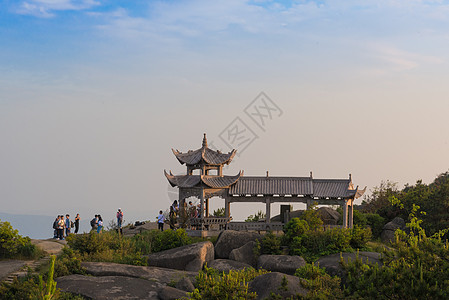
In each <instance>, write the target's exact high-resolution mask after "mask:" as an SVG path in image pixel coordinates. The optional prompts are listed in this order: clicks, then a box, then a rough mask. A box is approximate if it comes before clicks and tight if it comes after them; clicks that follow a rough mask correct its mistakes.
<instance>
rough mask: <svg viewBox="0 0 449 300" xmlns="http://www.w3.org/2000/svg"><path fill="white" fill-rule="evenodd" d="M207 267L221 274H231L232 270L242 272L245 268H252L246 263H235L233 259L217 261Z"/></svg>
mask: <svg viewBox="0 0 449 300" xmlns="http://www.w3.org/2000/svg"><path fill="white" fill-rule="evenodd" d="M207 266H208V267H210V268H213V269H215V270H217V271H219V272H229V271H230V270H242V269H245V268H252V267H251V266H250V265H248V264H246V263H244V262H240V261H235V260H231V259H216V260H213V261H211V262H210V263H208V264H207Z"/></svg>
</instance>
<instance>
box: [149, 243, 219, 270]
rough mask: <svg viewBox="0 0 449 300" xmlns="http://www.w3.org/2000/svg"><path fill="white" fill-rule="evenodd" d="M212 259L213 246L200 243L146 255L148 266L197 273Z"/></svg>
mask: <svg viewBox="0 0 449 300" xmlns="http://www.w3.org/2000/svg"><path fill="white" fill-rule="evenodd" d="M213 259H214V245H213V244H212V243H211V242H209V241H206V242H201V243H196V244H192V245H187V246H182V247H178V248H174V249H170V250H166V251H162V252H158V253H154V254H150V255H148V265H149V266H154V267H162V268H169V269H177V270H186V271H199V270H201V269H202V268H203V266H204V264H205V263H206V262H210V261H212V260H213Z"/></svg>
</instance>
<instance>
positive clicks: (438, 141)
mask: <svg viewBox="0 0 449 300" xmlns="http://www.w3.org/2000/svg"><path fill="white" fill-rule="evenodd" d="M0 3H1V4H0V143H1V147H0V204H1V205H0V211H1V212H4V213H8V214H22V215H23V214H25V215H26V214H37V215H49V216H54V215H57V214H65V213H70V214H71V215H75V214H76V213H80V214H81V218H82V219H83V220H85V222H87V221H88V220H90V219H91V218H92V217H93V215H94V214H96V213H100V214H102V216H103V218H104V219H106V220H109V219H113V218H114V214H115V212H116V211H117V208H119V207H120V208H122V209H123V211H124V213H125V220H126V221H129V222H133V221H135V220H153V219H154V220H155V218H156V216H157V213H158V211H159V210H160V209H162V210H165V209H166V208H168V206H169V205H170V202H171V201H172V200H173V190H172V189H170V188H169V185H168V182H167V180H166V178H165V177H164V175H163V171H164V169H165V170H167V171H168V170H172V171H173V173H175V174H180V173H183V172H185V166H182V165H180V164H179V162H178V161H177V159H176V158H175V157H174V155H173V153H172V151H171V148H174V149H179V150H180V151H187V150H189V149H192V150H195V149H198V148H200V147H201V142H202V137H203V133H207V137H208V141H209V144H210V145H213V146H214V147H215V148H217V149H220V150H222V151H226V152H227V151H230V150H231V149H232V148H236V149H237V151H238V153H239V155H238V156H236V158H235V159H234V161H233V162H232V163H231V165H230V166H229V167H228V168H226V171H225V172H226V173H227V174H229V175H235V174H237V173H238V172H239V171H240V170H244V172H245V175H260V176H263V175H265V173H266V171H267V170H268V171H269V173H270V175H272V176H308V175H309V172H310V171H313V176H314V177H315V178H348V176H349V174H350V173H351V174H352V178H353V182H354V184H355V185H359V186H360V187H362V188H363V187H365V186H367V187H368V189H367V190H368V191H369V190H372V189H373V188H374V187H375V186H378V185H379V184H380V183H381V181H382V180H391V181H393V182H397V183H398V185H399V187H402V186H403V185H404V184H406V183H409V184H413V183H415V182H416V180H419V179H422V180H423V181H424V182H425V183H430V182H431V181H432V180H433V179H434V178H435V177H436V176H437V175H438V174H440V173H442V172H446V171H447V170H448V168H449V167H448V166H449V156H448V153H449V130H448V126H449V124H448V118H447V114H448V113H449V101H448V95H449V85H448V84H447V83H448V82H449V71H448V70H449V64H448V61H449V1H419V0H407V1H400V0H397V1H382V0H366V1H353V0H344V1H263V0H253V1H243V0H227V1H219V0H217V1H205V0H201V1H200V0H197V1H195V0H192V1H139V0H136V1H94V0H81V1H74V0H27V1H8V0H3V1H0ZM257 109H259V110H257ZM257 112H258V113H259V114H257ZM242 126H243V127H242ZM236 128H237V130H238V128H241V129H242V128H243V129H245V130H246V133H247V134H248V135H247V136H246V138H245V139H240V140H237V139H235V136H234V138H233V137H232V136H230V135H229V134H228V133H229V132H231V131H232V129H236ZM230 130H231V131H230ZM245 141H248V142H245ZM211 147H212V146H211ZM239 148H240V149H239ZM212 202H213V203H212V204H211V206H212V209H215V208H219V207H222V206H223V205H224V201H223V200H221V199H214V201H212ZM233 208H234V209H233ZM259 209H264V207H263V206H259V205H249V204H236V205H235V206H234V205H233V206H231V214H232V215H233V217H234V219H235V220H243V219H245V218H246V217H247V216H248V215H249V214H254V213H255V212H256V211H257V210H259ZM277 211H279V208H278V207H275V205H273V207H272V213H276V212H277Z"/></svg>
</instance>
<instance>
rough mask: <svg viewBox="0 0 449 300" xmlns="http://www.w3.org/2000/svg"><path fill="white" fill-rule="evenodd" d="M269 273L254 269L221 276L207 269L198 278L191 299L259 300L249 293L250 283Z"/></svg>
mask: <svg viewBox="0 0 449 300" xmlns="http://www.w3.org/2000/svg"><path fill="white" fill-rule="evenodd" d="M266 273H268V272H267V271H265V270H255V269H253V268H249V269H243V270H236V271H234V270H231V271H229V273H228V274H225V273H222V274H221V275H219V274H218V272H217V271H216V270H214V269H212V268H208V267H205V269H204V271H201V272H200V273H199V274H198V276H197V277H196V282H195V290H194V291H193V292H192V293H189V297H190V298H191V299H196V300H200V299H201V300H202V299H257V295H256V293H250V292H248V281H250V280H253V279H254V278H256V277H257V276H259V275H262V274H266Z"/></svg>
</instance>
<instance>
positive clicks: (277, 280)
mask: <svg viewBox="0 0 449 300" xmlns="http://www.w3.org/2000/svg"><path fill="white" fill-rule="evenodd" d="M284 278H285V279H284ZM248 290H249V291H250V292H255V293H257V299H266V298H269V297H270V294H271V293H273V294H278V295H279V296H280V297H281V298H280V299H286V298H289V297H292V296H296V295H297V294H299V295H301V296H305V295H306V294H307V290H306V289H305V288H303V287H302V286H301V285H300V279H299V278H298V277H296V276H292V275H286V274H283V273H278V272H271V273H267V274H264V275H260V276H257V277H256V278H254V279H253V280H252V281H251V282H250V283H249V285H248Z"/></svg>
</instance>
